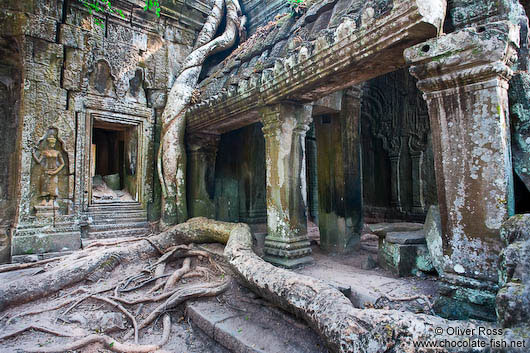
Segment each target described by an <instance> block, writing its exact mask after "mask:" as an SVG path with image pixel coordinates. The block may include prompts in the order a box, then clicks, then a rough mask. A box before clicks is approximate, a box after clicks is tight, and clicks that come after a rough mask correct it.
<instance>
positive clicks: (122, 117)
mask: <svg viewBox="0 0 530 353" xmlns="http://www.w3.org/2000/svg"><path fill="white" fill-rule="evenodd" d="M84 108H85V109H83V110H84V111H83V112H81V114H80V115H78V118H77V136H78V139H77V147H76V150H77V153H76V155H77V157H76V161H77V162H76V164H77V165H78V166H79V168H76V173H78V172H79V175H78V176H76V191H75V193H76V195H78V198H77V200H78V201H77V202H76V208H77V207H78V208H79V209H80V210H81V212H88V207H89V206H90V205H92V197H91V196H92V195H91V190H92V180H91V179H92V178H90V177H89V176H90V155H91V151H90V149H91V145H92V134H93V130H92V128H93V121H94V119H100V120H104V121H108V122H111V123H118V124H128V125H136V126H137V129H138V165H137V170H138V200H137V202H138V203H140V204H141V205H142V207H146V204H147V201H148V200H149V199H150V198H151V197H152V192H153V188H152V186H151V182H150V178H151V176H150V173H149V171H148V167H149V166H150V165H151V164H153V162H154V161H153V158H152V156H151V155H150V150H151V149H152V148H153V146H152V141H151V140H152V138H153V133H154V125H155V122H154V112H153V111H152V109H149V108H147V107H145V106H143V105H140V104H123V103H119V102H116V100H115V99H112V98H102V97H98V96H92V95H89V97H87V99H86V101H85V106H84ZM124 204H125V203H124ZM118 207H119V206H118Z"/></svg>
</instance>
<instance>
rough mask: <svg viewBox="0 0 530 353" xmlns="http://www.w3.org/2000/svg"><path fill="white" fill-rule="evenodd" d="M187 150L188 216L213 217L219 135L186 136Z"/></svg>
mask: <svg viewBox="0 0 530 353" xmlns="http://www.w3.org/2000/svg"><path fill="white" fill-rule="evenodd" d="M186 142H187V152H188V176H187V184H188V185H189V186H188V208H189V209H188V212H189V214H190V217H208V218H215V203H214V200H213V198H214V184H215V158H216V156H217V145H218V143H219V136H218V135H212V134H202V133H200V134H199V133H198V134H193V135H189V136H187V138H186Z"/></svg>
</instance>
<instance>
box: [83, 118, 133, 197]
mask: <svg viewBox="0 0 530 353" xmlns="http://www.w3.org/2000/svg"><path fill="white" fill-rule="evenodd" d="M137 165H138V131H137V126H136V125H128V124H117V123H111V122H108V121H102V120H97V119H96V120H94V125H93V130H92V146H91V174H92V202H93V203H94V202H96V203H97V202H135V201H138V178H137Z"/></svg>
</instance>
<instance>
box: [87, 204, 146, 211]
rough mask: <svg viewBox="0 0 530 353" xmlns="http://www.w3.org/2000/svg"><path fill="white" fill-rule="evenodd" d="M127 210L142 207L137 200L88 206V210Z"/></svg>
mask: <svg viewBox="0 0 530 353" xmlns="http://www.w3.org/2000/svg"><path fill="white" fill-rule="evenodd" d="M116 209H119V210H129V209H143V208H142V205H141V204H139V203H138V202H131V203H125V202H124V203H109V204H97V205H90V206H89V207H88V211H89V212H92V211H99V210H116Z"/></svg>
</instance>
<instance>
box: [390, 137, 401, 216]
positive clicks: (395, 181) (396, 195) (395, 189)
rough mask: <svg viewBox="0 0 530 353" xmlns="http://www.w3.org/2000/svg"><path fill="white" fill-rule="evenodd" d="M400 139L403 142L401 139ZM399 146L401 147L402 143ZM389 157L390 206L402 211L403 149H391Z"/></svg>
mask: <svg viewBox="0 0 530 353" xmlns="http://www.w3.org/2000/svg"><path fill="white" fill-rule="evenodd" d="M399 141H400V142H401V140H399ZM399 146H400V147H401V144H400V145H399ZM388 157H389V158H390V206H392V207H393V208H395V209H396V210H398V211H399V212H401V211H402V208H401V183H400V173H399V161H400V160H401V151H399V150H398V151H397V152H394V153H391V152H390V151H389V154H388Z"/></svg>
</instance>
